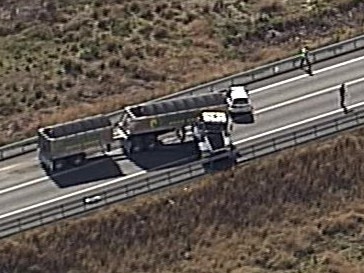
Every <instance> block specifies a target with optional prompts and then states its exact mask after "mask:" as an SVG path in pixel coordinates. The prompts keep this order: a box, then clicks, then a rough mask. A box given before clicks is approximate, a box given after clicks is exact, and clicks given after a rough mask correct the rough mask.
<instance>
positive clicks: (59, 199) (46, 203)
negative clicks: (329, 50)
mask: <svg viewBox="0 0 364 273" xmlns="http://www.w3.org/2000/svg"><path fill="white" fill-rule="evenodd" d="M362 105H364V101H362V102H359V103H356V104H353V105H350V106H349V107H348V109H353V108H356V107H359V106H362ZM340 112H342V109H337V110H334V111H330V112H327V113H324V114H321V115H318V116H315V117H312V118H308V119H305V120H301V121H298V122H295V123H292V124H288V125H285V126H283V127H280V128H276V129H273V130H270V131H267V132H264V133H261V134H258V135H254V136H251V137H248V138H245V139H242V140H239V141H236V142H234V144H235V145H239V144H241V143H244V142H248V141H250V140H254V139H257V138H260V137H264V136H267V135H271V134H274V133H277V132H280V131H284V130H287V129H290V128H293V127H297V126H300V125H302V124H306V123H309V122H312V121H315V120H318V119H321V118H325V117H328V116H331V115H335V114H337V113H340ZM145 173H147V171H146V170H143V171H139V172H137V173H133V174H130V175H128V176H124V177H121V178H117V179H114V180H111V181H108V182H105V183H102V184H98V185H95V186H92V187H89V188H86V189H83V190H79V191H76V192H72V193H69V194H66V195H63V196H60V197H57V198H54V199H50V200H47V201H44V202H41V203H38V204H34V205H31V206H28V207H24V208H21V209H18V210H14V211H11V212H8V213H5V214H2V215H0V219H4V218H6V217H9V216H13V215H16V214H19V213H22V212H26V211H29V210H32V209H36V208H39V207H41V206H45V205H49V204H52V203H55V202H58V201H61V200H64V199H67V198H69V197H73V196H76V195H80V194H83V193H87V192H89V191H92V190H96V189H99V188H103V187H105V186H109V185H112V184H116V183H118V182H121V181H123V180H127V179H130V178H133V177H137V176H140V175H142V174H145Z"/></svg>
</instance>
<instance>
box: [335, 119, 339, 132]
mask: <svg viewBox="0 0 364 273" xmlns="http://www.w3.org/2000/svg"><path fill="white" fill-rule="evenodd" d="M335 129H336V131H338V130H339V124H338V120H337V119H335Z"/></svg>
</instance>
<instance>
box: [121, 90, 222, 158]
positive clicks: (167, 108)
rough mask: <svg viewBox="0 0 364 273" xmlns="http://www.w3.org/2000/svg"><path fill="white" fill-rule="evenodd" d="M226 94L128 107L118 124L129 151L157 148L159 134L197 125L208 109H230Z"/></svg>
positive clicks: (125, 146) (122, 139)
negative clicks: (197, 121) (198, 119)
mask: <svg viewBox="0 0 364 273" xmlns="http://www.w3.org/2000/svg"><path fill="white" fill-rule="evenodd" d="M227 110H228V106H227V103H226V97H225V95H224V94H221V93H208V94H202V95H191V96H184V97H179V98H175V99H169V100H164V101H158V102H151V103H145V104H139V105H133V106H129V107H126V108H125V110H124V112H123V114H122V115H121V119H120V122H119V123H118V126H117V130H118V131H117V138H118V139H120V140H121V142H122V144H121V145H122V147H123V150H124V153H125V154H127V155H128V154H132V153H136V152H140V151H145V150H151V149H154V148H155V147H156V146H157V145H158V144H159V141H158V137H159V136H160V135H162V134H165V133H168V132H171V131H180V132H182V135H184V133H183V132H185V129H186V127H188V126H191V125H193V124H194V123H195V122H196V120H197V118H198V117H199V116H200V115H201V113H203V112H205V111H223V112H227Z"/></svg>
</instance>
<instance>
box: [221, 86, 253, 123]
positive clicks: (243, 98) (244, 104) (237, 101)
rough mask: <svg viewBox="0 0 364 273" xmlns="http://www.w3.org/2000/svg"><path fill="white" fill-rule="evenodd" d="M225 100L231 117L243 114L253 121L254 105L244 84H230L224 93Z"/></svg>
mask: <svg viewBox="0 0 364 273" xmlns="http://www.w3.org/2000/svg"><path fill="white" fill-rule="evenodd" d="M226 101H227V104H228V110H229V112H230V115H231V116H232V118H236V117H238V116H242V115H243V116H248V117H250V119H251V121H252V122H254V107H253V105H252V103H251V100H250V97H249V94H248V91H247V90H246V88H245V86H243V85H232V86H230V87H229V89H228V91H227V93H226Z"/></svg>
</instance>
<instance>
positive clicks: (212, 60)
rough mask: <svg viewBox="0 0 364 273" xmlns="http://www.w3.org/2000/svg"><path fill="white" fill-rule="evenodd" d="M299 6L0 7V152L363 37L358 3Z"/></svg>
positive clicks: (270, 0) (278, 0)
mask: <svg viewBox="0 0 364 273" xmlns="http://www.w3.org/2000/svg"><path fill="white" fill-rule="evenodd" d="M305 2H306V1H303V0H294V1H283V0H265V1H245V2H244V1H228V0H224V1H221V0H216V1H196V0H188V1H181V0H174V1H166V0H157V1H152V2H150V1H147V0H135V1H132V2H130V1H129V2H125V1H119V0H108V1H98V0H97V1H91V0H82V1H66V0H63V1H56V0H49V1H41V0H31V1H16V3H14V1H10V0H5V1H2V2H1V3H0V54H1V56H2V60H1V62H0V80H1V87H0V143H5V142H9V141H13V140H15V139H19V138H22V137H24V136H29V135H33V134H34V131H35V130H36V128H37V127H39V126H40V125H45V124H50V123H56V122H62V121H65V120H70V119H74V118H77V117H82V116H87V115H90V114H93V113H100V112H108V111H113V110H117V109H120V108H122V107H123V106H125V104H130V103H136V102H139V101H143V100H147V99H150V98H154V97H157V96H161V95H164V94H168V93H171V92H175V91H177V90H180V89H182V88H184V87H187V86H192V85H196V84H198V83H202V82H206V81H208V80H211V79H213V78H217V77H221V76H223V75H228V74H232V73H234V72H237V71H241V70H243V69H248V68H251V67H253V66H256V65H258V64H261V63H266V62H269V61H272V60H276V59H279V58H281V57H285V56H287V55H291V54H294V53H295V52H296V51H297V48H299V47H300V46H301V44H302V43H308V44H310V45H311V46H312V47H314V46H319V45H322V44H327V43H329V42H333V41H337V40H341V39H344V38H347V37H351V36H353V35H355V34H358V33H361V32H362V31H363V25H364V24H363V18H364V17H363V14H364V12H363V9H364V7H363V4H362V3H360V1H355V0H340V1H335V3H332V1H328V0H322V1H311V4H309V5H307V4H304V3H305ZM42 3H43V4H42ZM302 4H304V8H303V9H301V5H302ZM283 48H284V50H282V49H283Z"/></svg>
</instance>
